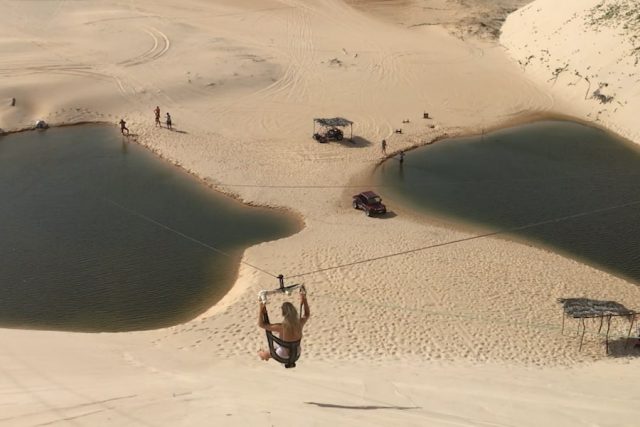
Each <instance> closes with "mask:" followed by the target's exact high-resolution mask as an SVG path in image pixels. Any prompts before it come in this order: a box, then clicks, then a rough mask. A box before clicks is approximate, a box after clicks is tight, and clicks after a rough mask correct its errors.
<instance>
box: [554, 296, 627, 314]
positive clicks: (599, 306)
mask: <svg viewBox="0 0 640 427" xmlns="http://www.w3.org/2000/svg"><path fill="white" fill-rule="evenodd" d="M558 302H559V303H561V304H562V308H563V309H564V312H565V314H566V315H567V316H571V317H573V318H593V317H605V316H631V315H633V314H636V313H635V311H633V310H630V309H628V308H627V307H625V306H624V305H622V304H620V303H619V302H615V301H599V300H595V299H588V298H559V299H558Z"/></svg>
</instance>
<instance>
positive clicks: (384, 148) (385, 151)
mask: <svg viewBox="0 0 640 427" xmlns="http://www.w3.org/2000/svg"><path fill="white" fill-rule="evenodd" d="M382 154H387V140H386V139H383V140H382Z"/></svg>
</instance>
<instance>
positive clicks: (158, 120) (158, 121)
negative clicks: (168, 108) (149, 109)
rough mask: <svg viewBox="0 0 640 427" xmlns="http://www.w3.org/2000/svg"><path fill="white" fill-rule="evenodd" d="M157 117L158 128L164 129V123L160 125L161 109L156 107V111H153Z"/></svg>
mask: <svg viewBox="0 0 640 427" xmlns="http://www.w3.org/2000/svg"><path fill="white" fill-rule="evenodd" d="M153 112H154V113H155V115H156V126H160V127H162V123H160V107H158V106H156V109H155V110H153Z"/></svg>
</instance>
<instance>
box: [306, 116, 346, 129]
mask: <svg viewBox="0 0 640 427" xmlns="http://www.w3.org/2000/svg"><path fill="white" fill-rule="evenodd" d="M313 121H314V122H316V123H318V124H319V125H321V126H327V127H336V126H338V127H347V126H351V125H352V124H353V122H352V121H351V120H347V119H345V118H343V117H333V118H330V119H313Z"/></svg>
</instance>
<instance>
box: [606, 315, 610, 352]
mask: <svg viewBox="0 0 640 427" xmlns="http://www.w3.org/2000/svg"><path fill="white" fill-rule="evenodd" d="M610 328H611V315H609V316H608V317H607V340H606V348H607V356H608V355H609V329H610Z"/></svg>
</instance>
